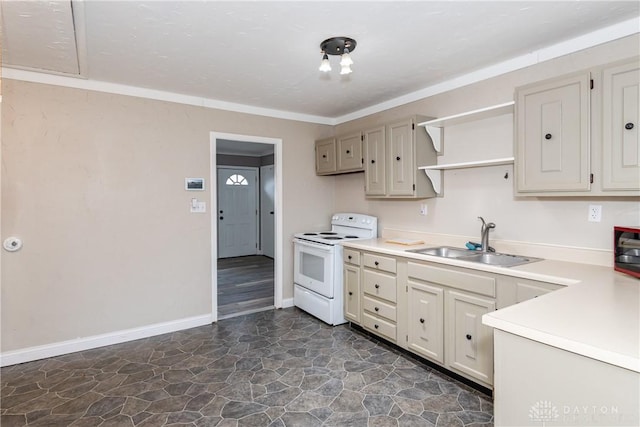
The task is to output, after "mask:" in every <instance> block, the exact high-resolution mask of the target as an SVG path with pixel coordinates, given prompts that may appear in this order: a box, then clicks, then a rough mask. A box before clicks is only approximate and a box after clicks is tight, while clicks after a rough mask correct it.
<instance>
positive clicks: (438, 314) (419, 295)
mask: <svg viewBox="0 0 640 427" xmlns="http://www.w3.org/2000/svg"><path fill="white" fill-rule="evenodd" d="M408 286H409V294H408V296H409V322H408V323H409V325H408V326H409V343H408V344H409V349H411V350H413V351H415V352H417V353H419V354H421V355H422V356H424V357H427V358H429V359H432V360H434V361H436V362H438V363H444V328H443V320H444V296H443V290H442V288H436V287H434V286H428V285H424V284H420V283H415V282H411V281H409V282H408Z"/></svg>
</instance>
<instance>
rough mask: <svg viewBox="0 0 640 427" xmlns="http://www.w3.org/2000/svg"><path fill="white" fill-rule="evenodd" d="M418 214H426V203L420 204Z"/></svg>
mask: <svg viewBox="0 0 640 427" xmlns="http://www.w3.org/2000/svg"><path fill="white" fill-rule="evenodd" d="M420 215H422V216H427V205H426V204H424V203H422V204H421V205H420Z"/></svg>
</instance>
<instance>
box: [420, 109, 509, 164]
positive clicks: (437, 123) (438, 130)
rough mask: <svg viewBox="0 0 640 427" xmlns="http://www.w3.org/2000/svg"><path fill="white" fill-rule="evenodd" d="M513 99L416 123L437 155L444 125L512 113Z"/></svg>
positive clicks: (442, 138) (440, 146)
mask: <svg viewBox="0 0 640 427" xmlns="http://www.w3.org/2000/svg"><path fill="white" fill-rule="evenodd" d="M514 105H515V101H509V102H505V103H503V104H497V105H492V106H490V107H484V108H479V109H477V110H472V111H466V112H464V113H460V114H454V115H452V116H447V117H441V118H439V119H433V120H427V121H426V122H422V123H418V126H423V127H424V129H425V130H426V131H427V133H428V134H429V136H430V137H431V141H433V148H434V149H435V150H436V153H437V154H438V155H440V154H442V143H443V140H444V131H443V128H444V127H446V126H453V125H459V124H461V123H467V122H472V121H474V120H482V119H487V118H489V117H497V116H501V115H503V114H509V113H513V106H514Z"/></svg>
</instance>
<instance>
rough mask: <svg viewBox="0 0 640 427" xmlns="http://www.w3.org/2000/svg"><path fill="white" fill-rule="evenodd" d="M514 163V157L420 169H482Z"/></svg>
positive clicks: (421, 167)
mask: <svg viewBox="0 0 640 427" xmlns="http://www.w3.org/2000/svg"><path fill="white" fill-rule="evenodd" d="M513 161H514V158H513V157H504V158H502V159H490V160H479V161H475V162H464V163H449V164H442V165H433V166H420V167H419V168H418V169H422V170H447V169H467V168H480V167H484V166H499V165H510V164H513Z"/></svg>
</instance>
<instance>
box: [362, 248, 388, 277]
mask: <svg viewBox="0 0 640 427" xmlns="http://www.w3.org/2000/svg"><path fill="white" fill-rule="evenodd" d="M364 266H365V267H369V268H373V269H376V270H380V271H388V272H389V273H395V272H396V259H395V258H392V257H388V256H382V255H376V254H367V253H365V254H364Z"/></svg>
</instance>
